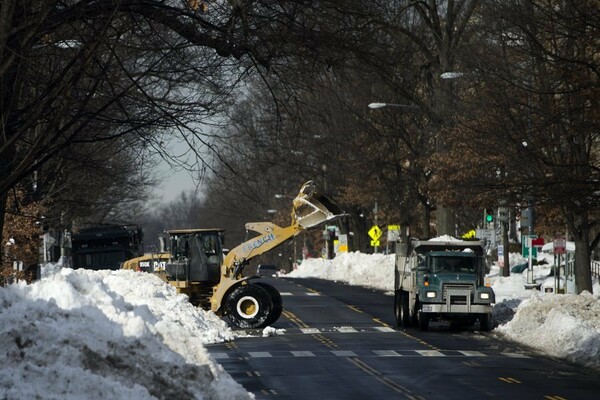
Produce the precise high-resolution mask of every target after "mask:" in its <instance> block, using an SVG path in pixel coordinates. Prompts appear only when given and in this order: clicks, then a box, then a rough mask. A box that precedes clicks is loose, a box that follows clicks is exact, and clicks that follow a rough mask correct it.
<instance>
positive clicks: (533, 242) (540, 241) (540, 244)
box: [531, 238, 544, 247]
mask: <svg viewBox="0 0 600 400" xmlns="http://www.w3.org/2000/svg"><path fill="white" fill-rule="evenodd" d="M531 245H532V246H533V247H543V246H544V238H537V239H532V240H531Z"/></svg>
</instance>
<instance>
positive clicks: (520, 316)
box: [498, 291, 600, 369]
mask: <svg viewBox="0 0 600 400" xmlns="http://www.w3.org/2000/svg"><path fill="white" fill-rule="evenodd" d="M498 331H499V332H501V333H504V334H505V335H506V336H508V337H509V338H511V339H513V340H516V341H518V342H521V343H525V344H527V345H529V346H532V347H534V348H536V349H538V350H540V351H543V352H545V353H547V354H550V355H552V356H555V357H560V358H566V359H568V360H570V361H573V362H579V363H582V364H583V365H585V366H587V367H592V368H597V369H600V301H599V299H598V297H594V296H592V295H591V294H590V293H589V292H583V293H582V294H581V295H573V294H565V295H563V294H560V295H543V294H540V292H537V291H535V292H534V293H533V295H532V296H531V297H530V298H529V299H526V300H524V301H523V302H522V303H521V305H520V306H519V307H518V308H517V310H516V314H515V316H514V318H513V319H512V320H511V321H509V322H508V323H506V324H504V325H501V326H500V327H499V328H498Z"/></svg>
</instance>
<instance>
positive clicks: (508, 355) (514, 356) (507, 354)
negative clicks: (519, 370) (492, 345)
mask: <svg viewBox="0 0 600 400" xmlns="http://www.w3.org/2000/svg"><path fill="white" fill-rule="evenodd" d="M502 354H503V355H505V356H507V357H511V358H531V357H529V356H526V355H525V354H521V353H502Z"/></svg>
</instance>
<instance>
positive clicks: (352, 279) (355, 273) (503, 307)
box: [284, 236, 600, 370]
mask: <svg viewBox="0 0 600 400" xmlns="http://www.w3.org/2000/svg"><path fill="white" fill-rule="evenodd" d="M435 240H437V241H440V240H443V241H453V240H457V239H454V238H452V237H450V236H448V237H440V238H436V239H435ZM552 257H553V256H552V255H549V254H545V255H539V256H538V260H539V261H541V260H545V261H547V262H548V264H544V265H536V266H534V267H533V272H534V280H535V281H536V283H543V282H548V281H553V279H554V278H553V277H548V275H549V273H550V271H551V264H552V262H553V260H552ZM509 261H510V267H511V268H512V267H514V266H515V265H519V264H523V263H526V262H527V259H525V258H523V257H522V256H521V255H520V254H510V255H509ZM393 271H394V255H383V254H371V255H368V254H362V253H358V252H355V253H347V254H341V255H339V256H337V257H336V258H335V259H333V260H323V259H308V260H304V261H303V262H302V264H300V265H299V266H298V269H297V270H294V271H292V272H291V273H289V274H287V275H284V276H285V277H290V278H308V277H312V278H320V279H328V280H333V281H339V282H345V283H348V284H351V285H358V286H365V287H371V288H375V289H380V290H383V291H386V292H388V293H390V294H391V293H392V292H393V289H394V278H393V277H394V272H393ZM486 281H487V282H488V283H489V284H490V285H491V287H492V288H493V289H494V292H495V294H496V304H495V305H494V310H493V317H494V321H495V323H496V324H497V325H498V326H497V328H496V329H495V330H494V332H495V333H496V334H498V335H503V336H505V337H508V338H510V339H512V340H514V341H516V342H519V343H522V344H524V345H527V346H531V347H533V348H535V349H537V350H539V351H541V352H544V353H546V354H548V355H552V356H556V357H561V358H565V359H568V360H570V361H572V362H576V363H579V364H581V365H585V366H588V367H591V368H596V369H598V370H600V350H599V349H600V283H599V282H598V280H597V279H596V281H595V283H594V287H593V290H594V293H596V294H595V295H591V294H589V293H587V294H585V293H584V294H582V295H579V296H578V295H574V294H551V293H548V294H546V293H542V292H539V291H537V290H527V289H525V284H526V283H527V270H525V271H524V272H522V273H511V274H510V276H508V277H502V276H501V271H500V268H499V267H498V265H497V264H494V265H493V266H492V268H491V270H490V273H489V274H488V275H487V276H486Z"/></svg>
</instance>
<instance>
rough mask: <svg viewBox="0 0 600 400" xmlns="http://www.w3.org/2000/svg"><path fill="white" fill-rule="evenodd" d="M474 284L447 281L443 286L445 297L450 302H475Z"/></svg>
mask: <svg viewBox="0 0 600 400" xmlns="http://www.w3.org/2000/svg"><path fill="white" fill-rule="evenodd" d="M473 292H474V290H473V285H468V284H456V283H447V284H445V285H444V287H443V292H442V293H443V299H444V301H446V302H447V303H448V300H449V304H451V305H452V304H461V305H466V304H469V303H472V302H473Z"/></svg>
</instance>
